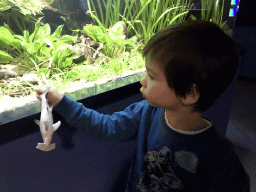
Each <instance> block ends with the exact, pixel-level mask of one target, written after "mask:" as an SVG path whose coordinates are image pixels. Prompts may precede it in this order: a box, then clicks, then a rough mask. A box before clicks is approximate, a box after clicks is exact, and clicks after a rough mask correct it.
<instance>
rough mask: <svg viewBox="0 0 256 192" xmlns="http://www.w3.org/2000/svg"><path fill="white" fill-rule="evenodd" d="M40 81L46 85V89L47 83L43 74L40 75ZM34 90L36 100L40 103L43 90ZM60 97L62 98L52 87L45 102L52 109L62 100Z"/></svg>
mask: <svg viewBox="0 0 256 192" xmlns="http://www.w3.org/2000/svg"><path fill="white" fill-rule="evenodd" d="M42 81H43V84H44V85H46V86H47V87H48V86H49V84H48V81H47V80H46V78H45V76H44V74H42ZM34 90H35V92H36V98H37V99H38V100H40V102H42V100H41V97H40V95H41V94H42V93H43V92H44V91H45V89H42V88H34ZM62 97H63V94H61V93H60V92H58V91H57V90H56V89H54V88H52V87H51V88H50V90H49V91H48V93H47V95H46V99H47V102H48V104H49V105H50V106H52V107H54V105H56V104H57V103H58V102H59V101H60V100H61V99H62Z"/></svg>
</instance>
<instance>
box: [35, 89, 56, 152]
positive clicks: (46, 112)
mask: <svg viewBox="0 0 256 192" xmlns="http://www.w3.org/2000/svg"><path fill="white" fill-rule="evenodd" d="M50 88H51V87H50V86H49V87H47V89H46V90H45V92H44V93H43V94H41V95H40V97H41V99H42V110H41V117H40V121H39V120H35V123H36V124H37V125H39V127H40V132H41V134H42V137H43V141H44V143H38V145H37V146H36V148H37V149H40V150H42V151H51V150H53V149H55V143H53V144H51V140H52V135H53V133H54V131H56V130H57V129H58V128H59V126H60V123H61V122H60V121H58V122H57V123H55V124H53V117H52V108H53V107H52V106H51V107H50V106H49V104H48V102H47V100H46V94H47V92H48V91H49V89H50Z"/></svg>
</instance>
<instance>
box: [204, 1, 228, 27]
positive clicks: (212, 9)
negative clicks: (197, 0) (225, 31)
mask: <svg viewBox="0 0 256 192" xmlns="http://www.w3.org/2000/svg"><path fill="white" fill-rule="evenodd" d="M201 9H202V10H201V18H202V20H205V21H210V22H213V23H216V24H217V25H219V26H220V27H222V26H223V25H224V24H225V23H226V22H227V21H225V22H223V21H222V16H223V9H224V0H222V3H221V0H215V1H212V0H205V1H202V2H201ZM222 22H223V23H222Z"/></svg>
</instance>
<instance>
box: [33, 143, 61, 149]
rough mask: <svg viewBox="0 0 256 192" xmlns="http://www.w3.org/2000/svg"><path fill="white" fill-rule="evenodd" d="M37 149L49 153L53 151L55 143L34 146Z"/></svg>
mask: <svg viewBox="0 0 256 192" xmlns="http://www.w3.org/2000/svg"><path fill="white" fill-rule="evenodd" d="M36 148H37V149H40V150H41V151H51V150H53V149H55V148H56V147H55V143H53V144H50V145H46V144H44V143H38V144H37V146H36Z"/></svg>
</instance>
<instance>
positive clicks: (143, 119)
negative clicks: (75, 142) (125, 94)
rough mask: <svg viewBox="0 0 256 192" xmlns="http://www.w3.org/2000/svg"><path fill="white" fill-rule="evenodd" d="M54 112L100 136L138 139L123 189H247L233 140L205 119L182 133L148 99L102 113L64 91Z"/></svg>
mask: <svg viewBox="0 0 256 192" xmlns="http://www.w3.org/2000/svg"><path fill="white" fill-rule="evenodd" d="M54 110H55V111H56V112H57V113H59V114H60V115H61V116H62V117H63V118H64V119H65V120H66V121H67V122H68V123H69V124H70V125H72V126H75V127H77V128H79V129H81V130H83V131H86V132H88V133H89V134H91V135H93V136H94V137H97V138H99V139H106V140H121V139H129V138H130V137H134V136H136V137H137V143H138V144H137V150H136V155H135V159H134V161H133V163H132V166H131V169H130V173H129V178H128V181H127V192H135V191H146V190H148V191H150V190H149V189H151V190H152V189H155V190H156V191H161V190H162V189H163V188H166V189H170V191H186V192H189V191H191V192H192V191H193V192H201V191H204V192H205V191H214V192H215V191H216V192H222V191H223V192H227V191H239V192H249V191H250V181H249V178H248V176H247V174H246V172H245V170H244V167H243V165H242V164H241V162H240V160H239V158H238V156H237V155H236V154H235V151H234V148H233V145H232V143H231V142H230V141H229V140H228V139H227V138H225V137H223V136H222V135H221V134H220V133H219V132H218V130H217V129H216V126H215V125H214V123H213V122H212V121H211V120H210V119H208V118H206V117H204V119H205V120H206V121H207V122H208V123H209V126H208V127H207V128H205V129H203V130H199V131H195V132H182V131H178V130H175V128H173V127H172V126H171V125H169V124H168V122H167V120H166V117H165V110H164V109H163V108H156V107H152V106H150V105H149V104H148V103H147V101H146V100H143V101H141V102H136V103H134V104H132V105H130V106H128V107H127V108H126V109H124V110H123V111H120V112H115V113H113V114H112V115H105V114H100V113H99V112H97V111H95V110H92V109H88V108H86V107H85V106H83V105H82V104H81V103H78V102H75V101H73V100H72V99H70V98H68V97H67V96H65V95H64V96H63V98H62V99H61V100H60V101H59V103H58V104H57V105H55V106H54ZM157 189H158V190H157ZM152 191H153V190H152Z"/></svg>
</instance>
